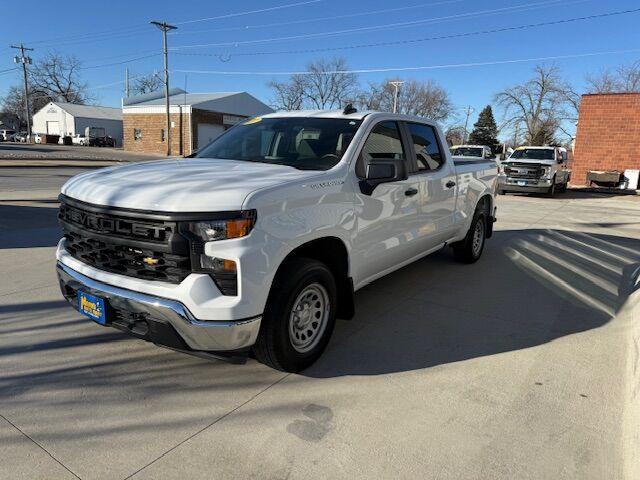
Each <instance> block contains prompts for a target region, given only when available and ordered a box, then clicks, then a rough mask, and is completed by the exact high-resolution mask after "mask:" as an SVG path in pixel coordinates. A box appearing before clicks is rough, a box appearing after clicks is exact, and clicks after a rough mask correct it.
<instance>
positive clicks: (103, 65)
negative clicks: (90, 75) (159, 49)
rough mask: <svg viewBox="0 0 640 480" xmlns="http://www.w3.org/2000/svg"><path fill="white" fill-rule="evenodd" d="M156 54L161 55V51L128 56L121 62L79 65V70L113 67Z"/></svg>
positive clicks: (155, 55)
mask: <svg viewBox="0 0 640 480" xmlns="http://www.w3.org/2000/svg"><path fill="white" fill-rule="evenodd" d="M158 55H162V54H161V53H154V54H152V55H144V56H142V57H136V58H130V59H129V60H123V61H121V62H113V63H103V64H102V65H90V66H88V67H80V68H79V70H89V69H93V68H103V67H113V66H115V65H124V64H126V63H131V62H137V61H140V60H145V59H147V58H153V57H157V56H158Z"/></svg>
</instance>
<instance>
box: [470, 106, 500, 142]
mask: <svg viewBox="0 0 640 480" xmlns="http://www.w3.org/2000/svg"><path fill="white" fill-rule="evenodd" d="M469 143H470V144H473V145H487V146H488V147H491V149H492V150H495V148H496V146H497V145H498V125H496V120H495V118H493V110H491V105H487V106H486V107H484V109H483V110H482V111H481V112H480V115H479V116H478V121H477V122H476V123H475V124H474V125H473V132H471V135H469Z"/></svg>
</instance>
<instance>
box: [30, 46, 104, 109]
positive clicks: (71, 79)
mask: <svg viewBox="0 0 640 480" xmlns="http://www.w3.org/2000/svg"><path fill="white" fill-rule="evenodd" d="M80 71H81V62H80V60H78V59H77V58H76V57H75V56H73V55H61V54H59V53H55V52H52V53H49V54H47V55H46V56H45V57H43V58H42V59H40V60H38V61H37V62H36V63H35V65H34V66H33V67H32V68H31V69H30V70H29V83H30V84H31V90H30V92H32V93H33V98H34V99H35V98H41V97H45V98H46V99H47V101H63V102H69V103H80V104H85V103H87V102H88V101H90V100H91V99H90V97H89V95H88V94H87V84H86V83H85V82H83V81H82V80H81V78H80ZM45 103H46V102H45ZM34 110H35V109H34Z"/></svg>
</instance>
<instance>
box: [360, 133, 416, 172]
mask: <svg viewBox="0 0 640 480" xmlns="http://www.w3.org/2000/svg"><path fill="white" fill-rule="evenodd" d="M374 158H395V159H397V160H404V159H405V158H406V155H405V152H404V148H403V146H402V140H401V137H400V129H399V128H398V122H393V121H388V122H380V123H378V124H377V125H376V126H375V127H373V130H371V133H370V134H369V137H367V141H366V142H365V143H364V146H363V147H362V151H361V152H360V157H359V158H358V163H357V164H356V175H358V177H360V178H364V176H365V165H367V163H369V161H370V160H372V159H374Z"/></svg>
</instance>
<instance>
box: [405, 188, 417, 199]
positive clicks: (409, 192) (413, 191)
mask: <svg viewBox="0 0 640 480" xmlns="http://www.w3.org/2000/svg"><path fill="white" fill-rule="evenodd" d="M417 193H418V190H417V189H416V188H410V189H408V190H406V191H405V192H404V194H405V195H406V196H407V197H413V196H414V195H416V194H417Z"/></svg>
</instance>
